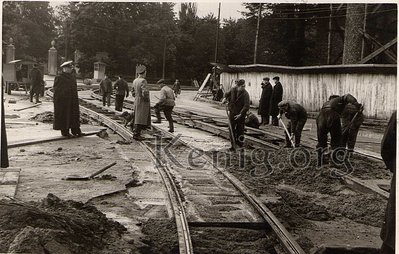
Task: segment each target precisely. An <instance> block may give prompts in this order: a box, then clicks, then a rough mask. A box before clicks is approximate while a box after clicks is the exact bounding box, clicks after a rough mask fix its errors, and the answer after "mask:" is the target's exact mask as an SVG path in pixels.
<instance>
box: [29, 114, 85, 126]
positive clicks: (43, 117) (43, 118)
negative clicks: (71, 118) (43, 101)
mask: <svg viewBox="0 0 399 254" xmlns="http://www.w3.org/2000/svg"><path fill="white" fill-rule="evenodd" d="M30 120H34V121H38V122H42V123H52V122H54V113H53V112H51V111H45V112H43V113H40V114H37V115H35V116H34V117H31V118H30ZM80 123H81V124H87V123H88V121H87V120H86V119H84V118H82V117H81V118H80Z"/></svg>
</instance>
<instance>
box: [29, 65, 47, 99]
mask: <svg viewBox="0 0 399 254" xmlns="http://www.w3.org/2000/svg"><path fill="white" fill-rule="evenodd" d="M29 77H30V85H31V86H30V92H29V93H30V102H33V96H35V102H36V103H41V101H40V100H39V95H40V93H41V89H42V86H43V83H44V81H43V74H42V72H41V71H40V70H39V68H38V64H37V63H34V64H33V69H32V70H31V71H30V73H29Z"/></svg>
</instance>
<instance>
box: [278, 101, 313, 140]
mask: <svg viewBox="0 0 399 254" xmlns="http://www.w3.org/2000/svg"><path fill="white" fill-rule="evenodd" d="M278 108H279V118H281V116H282V115H283V114H285V117H287V118H288V119H289V122H288V125H287V130H288V133H289V136H288V134H287V133H285V140H286V146H285V147H292V144H291V135H292V133H293V134H294V136H295V147H299V145H300V143H301V136H302V130H303V127H304V126H305V123H306V120H307V119H308V114H307V112H306V110H305V108H304V107H302V106H301V105H300V104H298V103H296V102H293V101H287V100H284V101H281V102H279V103H278Z"/></svg>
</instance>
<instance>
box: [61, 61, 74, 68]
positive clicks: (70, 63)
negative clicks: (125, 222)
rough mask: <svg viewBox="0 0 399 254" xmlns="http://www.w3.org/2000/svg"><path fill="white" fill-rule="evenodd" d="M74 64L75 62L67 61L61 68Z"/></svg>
mask: <svg viewBox="0 0 399 254" xmlns="http://www.w3.org/2000/svg"><path fill="white" fill-rule="evenodd" d="M72 63H73V61H66V62H63V63H62V64H61V65H60V67H67V66H72Z"/></svg>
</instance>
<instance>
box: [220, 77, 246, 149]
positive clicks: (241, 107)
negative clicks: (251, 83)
mask: <svg viewBox="0 0 399 254" xmlns="http://www.w3.org/2000/svg"><path fill="white" fill-rule="evenodd" d="M225 101H228V107H229V111H230V114H229V121H230V123H231V127H232V132H233V133H232V135H233V138H234V141H235V144H237V145H238V147H243V145H244V126H245V116H246V114H247V111H248V110H249V94H248V92H247V91H246V90H245V80H243V79H240V80H238V81H237V85H236V86H234V87H233V88H231V89H230V91H228V92H227V93H226V94H225V99H224V100H223V103H224V102H225ZM230 149H231V150H233V149H234V147H231V148H230Z"/></svg>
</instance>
